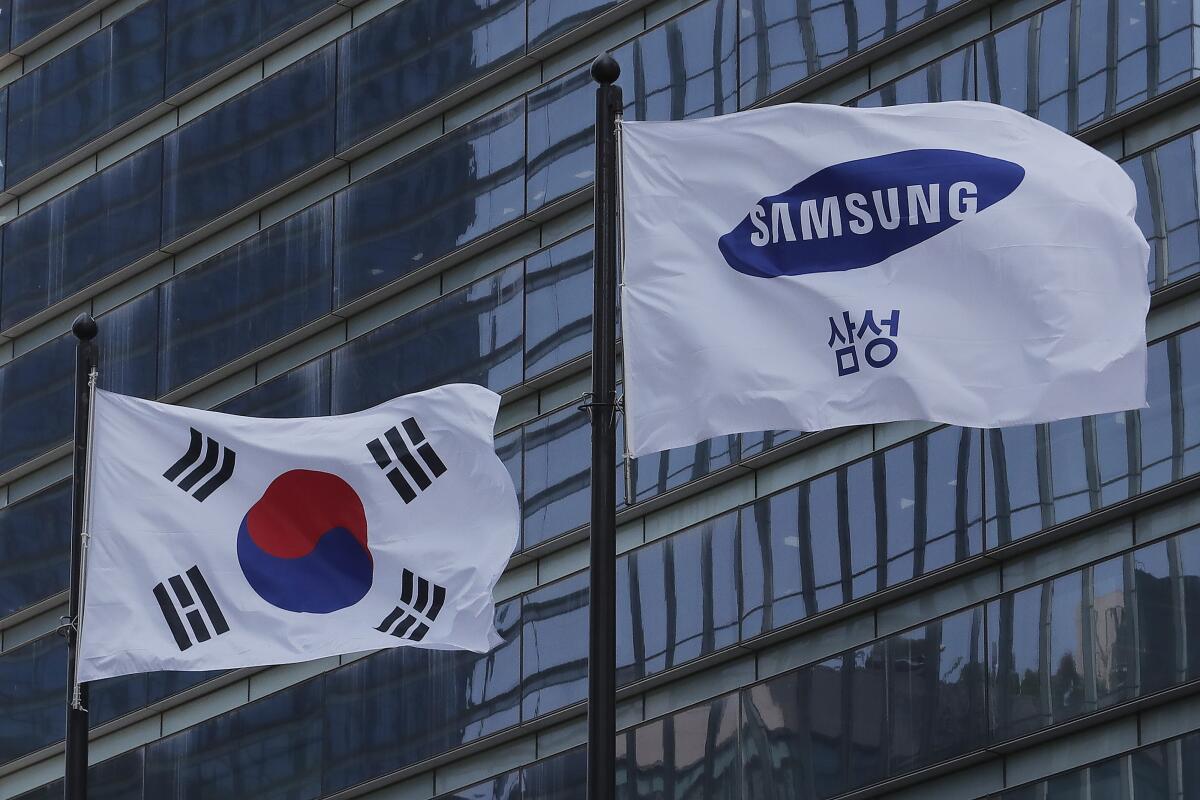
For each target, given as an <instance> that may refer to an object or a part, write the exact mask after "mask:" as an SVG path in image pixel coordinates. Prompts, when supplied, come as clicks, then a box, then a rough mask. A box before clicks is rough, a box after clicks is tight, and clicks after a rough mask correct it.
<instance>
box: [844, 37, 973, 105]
mask: <svg viewBox="0 0 1200 800" xmlns="http://www.w3.org/2000/svg"><path fill="white" fill-rule="evenodd" d="M974 99H975V49H974V48H973V47H967V48H964V49H962V50H958V51H955V52H953V53H951V54H950V55H948V56H946V57H945V58H940V59H938V60H937V61H935V62H933V63H932V64H930V65H929V66H927V67H924V68H922V69H919V70H917V71H916V72H912V73H909V74H908V75H905V76H904V77H902V78H897V79H896V80H894V81H892V82H891V83H886V84H884V85H883V86H881V87H880V88H879V89H876V90H875V91H873V92H871V93H870V94H868V95H865V96H864V97H860V98H858V99H857V100H855V101H854V103H853V105H855V106H857V107H859V108H869V107H879V106H895V105H900V104H902V103H941V102H943V101H946V100H974Z"/></svg>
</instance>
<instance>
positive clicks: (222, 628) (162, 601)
mask: <svg viewBox="0 0 1200 800" xmlns="http://www.w3.org/2000/svg"><path fill="white" fill-rule="evenodd" d="M167 586H170V587H171V590H170V591H169V592H168V591H167ZM172 594H174V599H172V597H171V595H172ZM154 599H155V600H157V601H158V607H159V609H160V610H161V611H162V615H163V619H165V620H166V622H167V627H168V628H170V629H171V636H173V637H174V638H175V644H176V645H178V646H179V649H180V650H181V651H182V650H187V649H188V648H189V647H191V646H192V644H193V641H192V639H193V638H195V640H196V642H195V643H200V642H207V641H208V640H209V639H211V638H212V637H213V636H220V635H221V634H222V633H228V632H229V623H228V622H226V621H225V615H224V614H223V613H221V607H220V606H218V605H217V599H216V598H215V597H213V593H212V590H211V589H210V588H208V581H206V580H204V576H203V575H201V574H200V569H199V568H198V567H191V568H190V569H188V571H187V572H185V573H183V574H182V575H172V576H171V577H170V578H167V580H166V583H165V584H164V583H160V584H158V585H156V586H155V587H154ZM201 608H203V609H204V614H201V613H200V609H201ZM205 614H207V615H208V620H207V622H206V621H205V619H204V616H205ZM185 619H186V620H187V625H186V626H185V625H184V624H183V621H184V620H185ZM210 624H211V626H212V629H211V630H209V625H210ZM189 628H190V629H191V630H190V633H189Z"/></svg>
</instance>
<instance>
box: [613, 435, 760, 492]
mask: <svg viewBox="0 0 1200 800" xmlns="http://www.w3.org/2000/svg"><path fill="white" fill-rule="evenodd" d="M617 441H622V439H621V438H620V436H618V439H617ZM738 444H739V437H738V436H737V435H731V436H718V437H716V438H713V439H706V440H705V441H703V442H700V443H699V444H696V445H692V446H690V447H677V448H674V449H672V450H663V451H662V452H661V453H653V454H651V455H646V456H642V457H640V458H636V459H634V461H633V464H632V466H631V468H630V474H631V476H632V477H633V485H634V499H635V501H637V502H640V501H642V500H648V499H650V498H651V497H656V496H658V495H660V494H662V493H664V492H666V491H668V490H670V489H674V488H676V487H678V486H682V485H684V484H685V483H690V482H691V481H694V480H699V479H700V478H702V477H704V476H705V475H708V474H710V473H712V472H715V471H716V470H718V469H721V468H722V467H727V466H729V465H730V464H732V463H734V462H735V461H737V460H738Z"/></svg>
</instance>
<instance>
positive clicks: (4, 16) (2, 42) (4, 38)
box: [0, 0, 12, 182]
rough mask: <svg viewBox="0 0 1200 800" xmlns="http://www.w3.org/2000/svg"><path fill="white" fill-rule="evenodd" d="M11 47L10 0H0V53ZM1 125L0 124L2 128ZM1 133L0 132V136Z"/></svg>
mask: <svg viewBox="0 0 1200 800" xmlns="http://www.w3.org/2000/svg"><path fill="white" fill-rule="evenodd" d="M11 49H12V0H0V53H7V52H8V51H9V50H11ZM2 127H3V126H0V128H2ZM2 135H3V134H2V133H0V136H2ZM0 182H2V181H0Z"/></svg>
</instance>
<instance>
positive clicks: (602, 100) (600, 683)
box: [587, 53, 622, 800]
mask: <svg viewBox="0 0 1200 800" xmlns="http://www.w3.org/2000/svg"><path fill="white" fill-rule="evenodd" d="M620 75H621V68H620V67H619V66H618V65H617V62H616V61H615V60H613V58H612V56H610V55H608V53H604V54H603V55H601V56H600V57H599V58H597V59H596V60H595V61H594V62H593V63H592V78H594V79H595V81H596V83H598V84H599V86H598V87H597V89H596V185H595V206H596V249H595V252H594V255H593V257H594V259H595V265H594V267H593V272H594V278H595V283H594V295H593V297H592V401H591V416H592V532H591V551H592V553H591V555H592V559H591V597H590V605H589V621H590V628H589V630H590V641H589V643H588V644H589V646H588V777H587V780H588V793H587V796H588V798H589V800H613V797H614V796H615V794H616V771H617V770H616V738H617V628H616V618H617V596H616V595H617V593H616V577H617V556H616V526H617V486H616V471H617V463H616V451H617V405H616V402H617V352H616V351H617V117H618V116H620V114H621V108H622V104H621V87H619V86H616V85H615V82H616V80H617V78H618V77H620Z"/></svg>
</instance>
